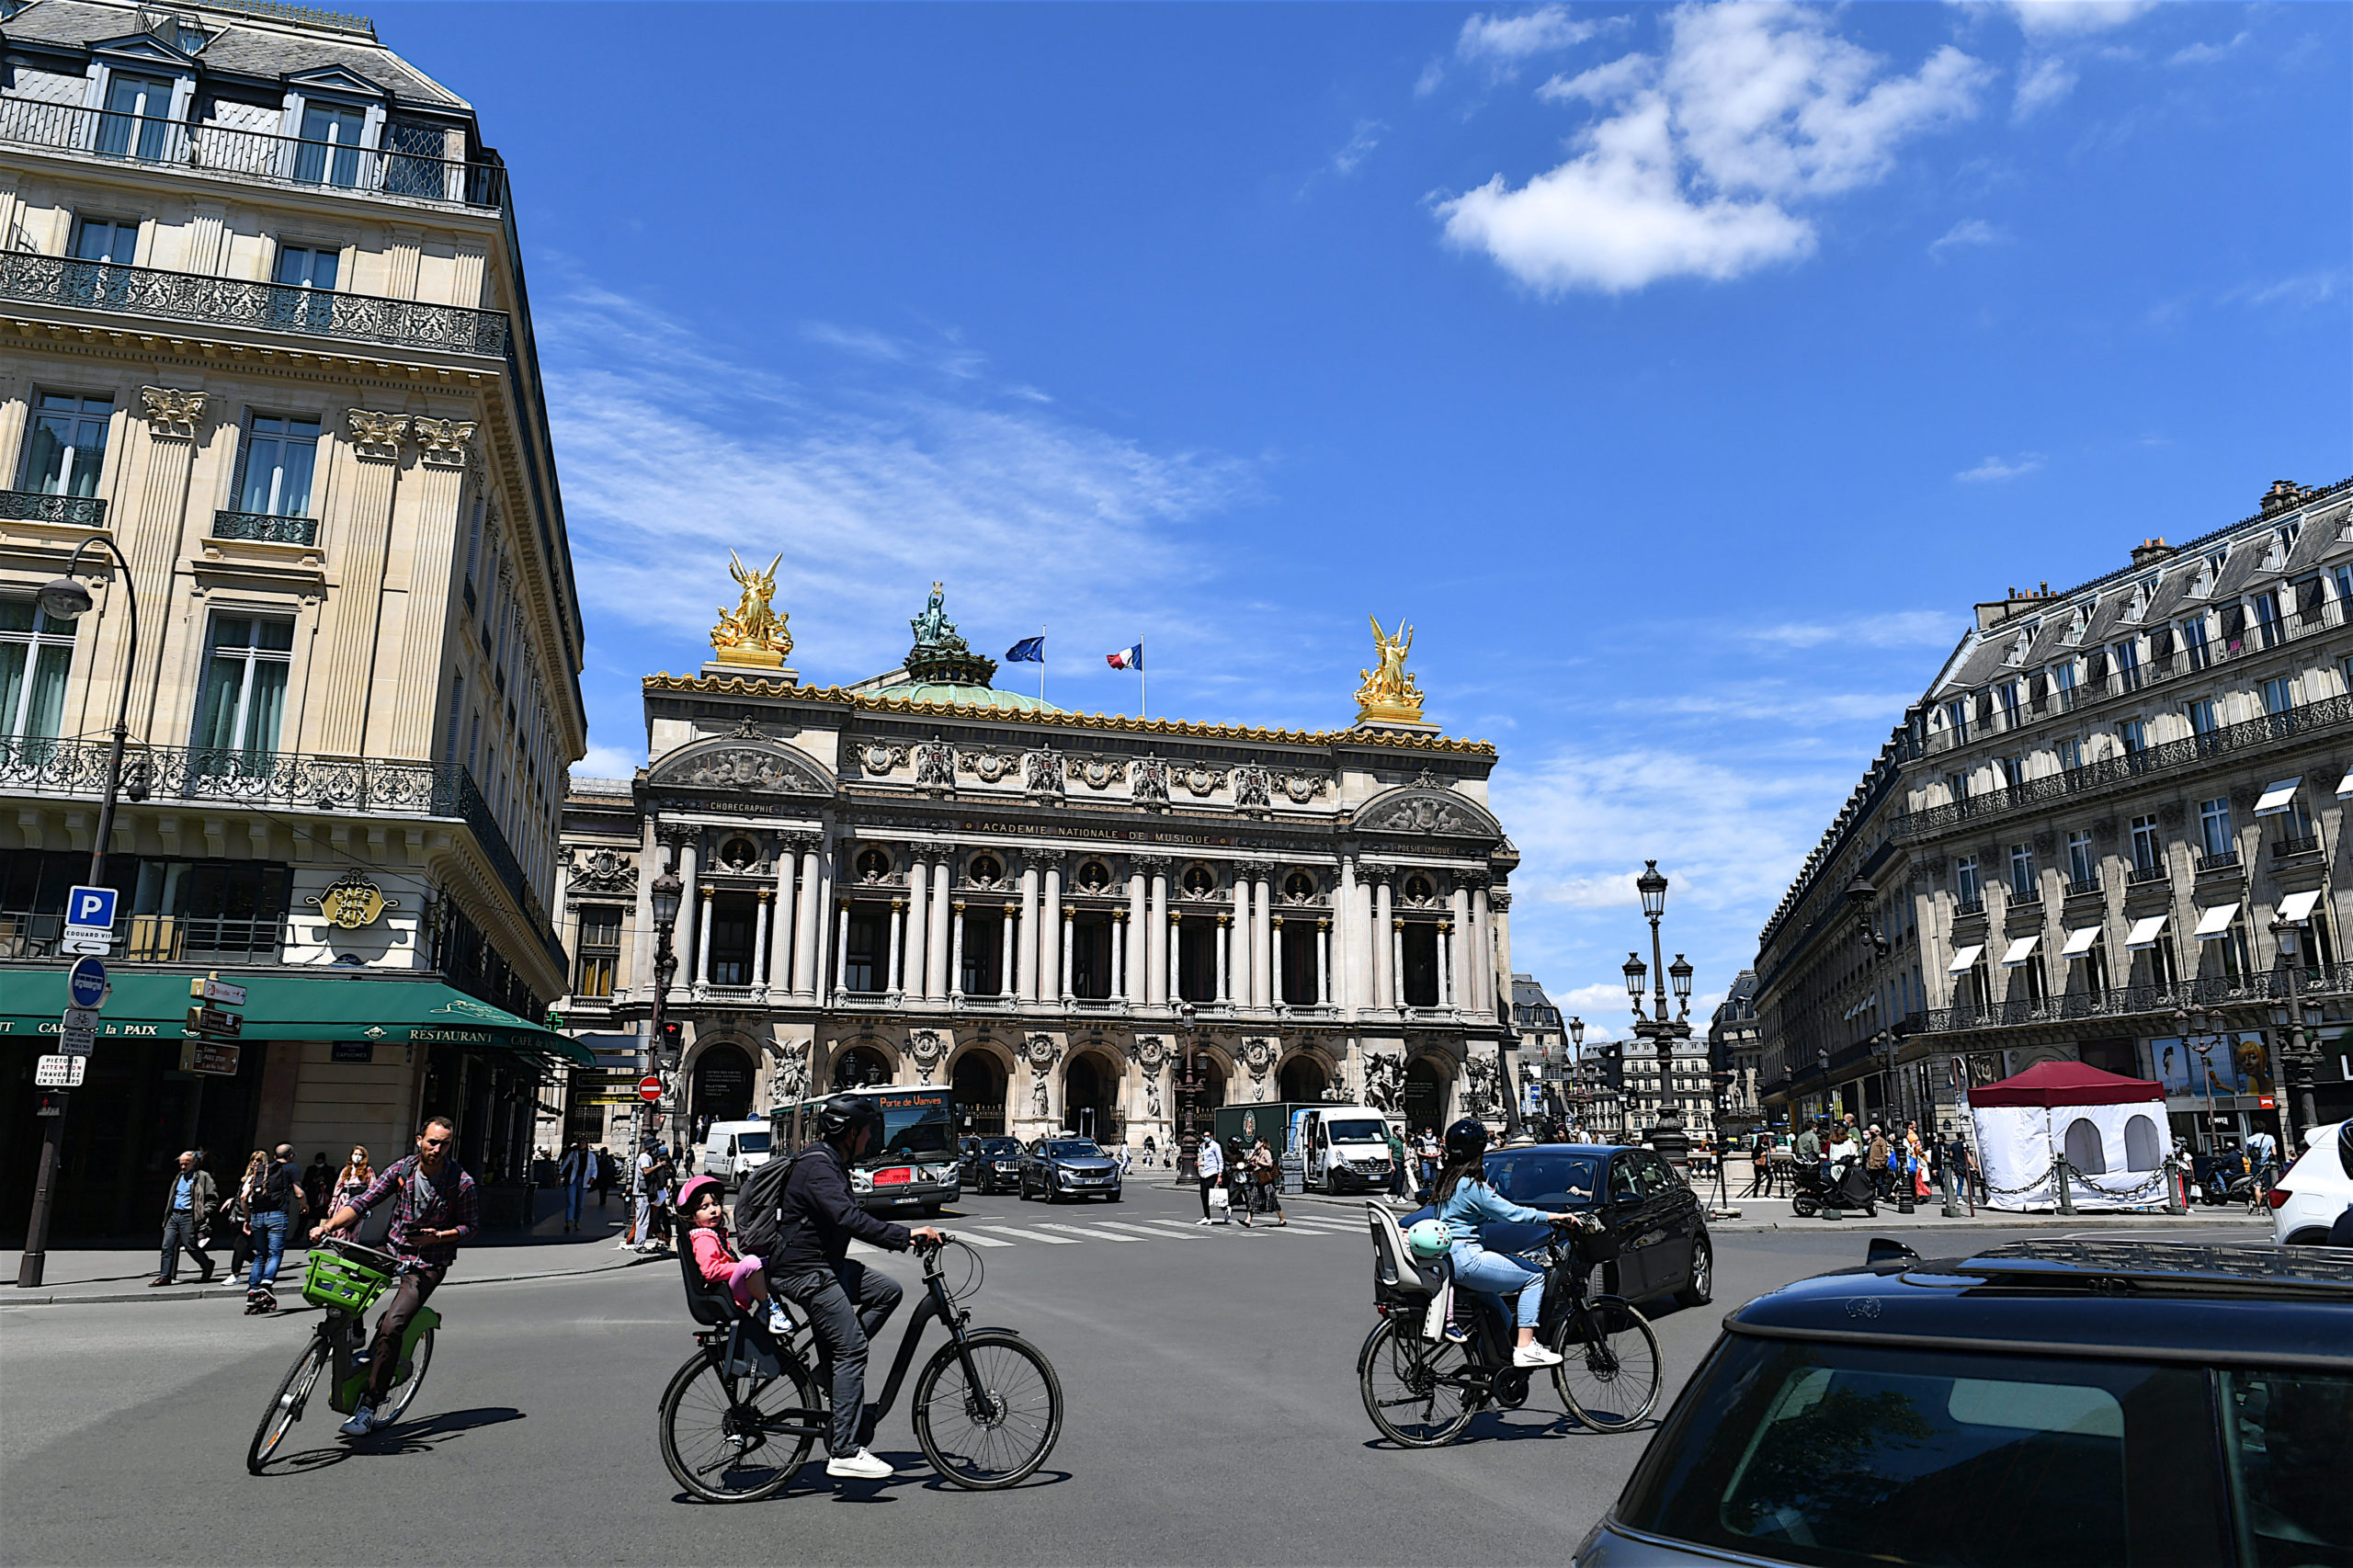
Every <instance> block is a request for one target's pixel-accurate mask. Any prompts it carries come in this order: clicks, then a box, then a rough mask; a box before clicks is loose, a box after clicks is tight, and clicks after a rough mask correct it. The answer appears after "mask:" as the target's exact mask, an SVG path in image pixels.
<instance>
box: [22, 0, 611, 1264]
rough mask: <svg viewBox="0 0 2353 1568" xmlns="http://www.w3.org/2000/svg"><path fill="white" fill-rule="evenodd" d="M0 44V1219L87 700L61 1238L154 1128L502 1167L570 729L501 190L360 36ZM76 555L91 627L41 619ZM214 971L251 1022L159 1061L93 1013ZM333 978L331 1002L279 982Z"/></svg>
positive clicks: (579, 745) (31, 33)
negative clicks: (38, 596) (213, 1052)
mask: <svg viewBox="0 0 2353 1568" xmlns="http://www.w3.org/2000/svg"><path fill="white" fill-rule="evenodd" d="M0 52H4V53H5V60H6V79H5V82H0V235H5V237H6V246H5V250H0V301H5V308H4V309H0V453H5V454H6V460H7V462H8V464H9V472H8V473H7V475H6V483H7V484H8V486H9V488H7V489H6V490H5V491H0V797H5V799H6V806H7V808H8V809H7V810H6V812H5V813H0V992H5V999H0V1028H5V1029H6V1031H7V1032H8V1033H9V1034H10V1036H11V1037H12V1038H15V1039H17V1040H23V1041H25V1042H26V1048H21V1049H22V1054H21V1055H20V1056H19V1057H12V1058H11V1060H10V1063H9V1067H8V1071H7V1075H6V1091H5V1093H6V1102H5V1104H0V1136H5V1137H6V1147H5V1149H0V1225H13V1224H17V1223H19V1222H20V1218H19V1217H20V1216H21V1215H22V1214H23V1212H24V1207H25V1205H24V1201H23V1199H24V1193H25V1187H26V1183H27V1182H28V1180H29V1176H30V1171H31V1161H32V1154H31V1151H32V1149H33V1148H35V1147H36V1146H37V1145H38V1143H39V1141H40V1140H39V1131H38V1128H37V1125H36V1122H35V1119H34V1116H33V1106H32V1098H33V1096H32V1095H31V1093H30V1089H29V1084H30V1059H31V1055H32V1053H33V1052H32V1051H31V1050H30V1049H29V1047H30V1046H31V1045H32V1043H33V1042H34V1041H35V1040H38V1038H39V1037H40V1034H41V1033H42V1032H44V1031H47V1032H53V1031H54V1029H55V1027H56V1021H57V1012H58V1006H59V1005H60V1004H61V1003H62V999H63V977H62V973H61V972H60V971H61V970H62V967H63V966H62V962H61V960H60V955H59V954H58V953H57V951H56V945H57V939H58V934H59V931H58V928H59V915H60V914H61V912H62V908H63V899H64V890H65V888H66V887H67V886H68V885H70V884H71V883H74V882H77V881H83V880H84V879H85V876H86V873H87V870H88V857H89V854H90V850H91V847H92V844H91V840H92V836H93V834H94V833H95V824H96V821H97V808H98V801H99V797H100V795H101V792H102V790H103V782H104V775H105V771H106V767H105V756H106V751H107V743H106V740H105V737H106V736H107V734H108V732H109V730H110V729H111V727H112V726H113V724H114V722H115V718H116V714H117V712H118V710H119V708H121V707H122V706H123V704H124V703H125V701H126V699H127V722H128V727H129V733H130V737H131V740H130V761H129V767H128V770H127V773H126V778H125V791H124V799H123V801H122V803H121V806H120V809H119V813H118V815H117V817H116V819H115V824H114V832H113V835H112V842H111V843H110V844H109V845H108V854H109V859H108V865H107V880H108V881H110V882H112V883H113V884H114V885H115V886H116V887H117V888H118V890H119V893H120V900H119V916H118V923H117V927H116V931H115V936H114V942H113V948H112V952H111V955H110V961H111V962H112V963H113V965H114V966H115V974H116V981H117V995H116V998H115V1000H113V1001H111V1002H110V1003H109V1004H108V1013H107V1020H108V1032H107V1033H106V1035H105V1036H104V1037H103V1038H102V1039H101V1040H100V1041H99V1044H98V1046H97V1051H96V1054H95V1055H94V1057H93V1062H92V1069H91V1074H92V1075H91V1083H92V1086H93V1089H94V1090H95V1091H96V1092H89V1093H84V1094H80V1095H77V1096H75V1097H74V1100H73V1108H72V1111H71V1114H70V1116H69V1118H68V1122H69V1125H68V1126H67V1127H66V1129H65V1132H64V1136H63V1142H62V1147H63V1151H64V1154H63V1157H64V1159H65V1161H66V1175H67V1180H66V1181H65V1183H64V1185H63V1187H62V1189H61V1190H62V1191H63V1192H64V1193H66V1194H67V1195H68V1197H67V1199H66V1201H65V1207H64V1208H63V1209H62V1210H61V1211H60V1213H59V1216H58V1227H59V1233H61V1234H64V1233H74V1232H80V1231H93V1230H95V1231H110V1230H119V1229H123V1228H126V1226H127V1225H128V1224H129V1222H130V1221H133V1220H135V1221H136V1223H137V1224H138V1225H139V1226H142V1227H143V1226H144V1225H146V1224H147V1223H148V1221H150V1219H151V1218H152V1213H151V1211H152V1209H153V1203H152V1201H151V1199H152V1194H150V1193H149V1192H148V1191H147V1190H146V1187H147V1186H148V1184H149V1183H151V1182H152V1181H154V1180H159V1179H160V1173H162V1172H163V1171H165V1170H167V1169H168V1168H169V1167H170V1162H171V1159H172V1156H173V1155H174V1154H176V1153H177V1152H178V1150H179V1149H181V1148H182V1147H185V1146H187V1145H188V1144H191V1143H200V1144H203V1145H205V1146H206V1147H207V1148H208V1149H209V1151H210V1153H211V1156H212V1159H213V1164H214V1167H215V1174H216V1176H221V1177H222V1179H223V1180H227V1179H229V1178H232V1177H233V1176H234V1175H235V1174H236V1172H235V1168H234V1167H235V1165H236V1164H237V1163H238V1162H239V1161H240V1160H241V1157H242V1153H243V1152H244V1150H246V1149H248V1148H251V1147H254V1146H256V1145H257V1144H266V1143H271V1142H278V1141H279V1140H281V1139H285V1140H290V1141H292V1142H295V1143H296V1144H297V1146H298V1147H299V1148H300V1150H301V1154H302V1157H303V1158H304V1159H306V1160H307V1159H308V1158H309V1156H310V1155H311V1154H312V1153H315V1152H318V1151H319V1150H322V1149H324V1150H326V1151H327V1152H329V1153H330V1154H331V1156H333V1157H334V1158H335V1159H337V1160H340V1159H341V1157H342V1156H343V1155H344V1154H345V1153H347V1152H348V1150H349V1148H350V1146H351V1145H352V1144H353V1143H355V1142H360V1143H365V1144H366V1145H367V1146H368V1147H369V1150H370V1151H371V1153H374V1154H375V1155H376V1156H377V1157H378V1158H379V1159H380V1160H381V1159H382V1158H383V1157H385V1156H386V1155H392V1154H397V1153H399V1152H400V1151H402V1150H403V1149H404V1148H405V1147H406V1145H407V1142H408V1136H409V1132H410V1131H411V1129H412V1127H413V1124H414V1122H415V1119H417V1117H418V1116H419V1115H420V1114H421V1113H425V1112H429V1111H446V1112H449V1113H452V1114H454V1115H456V1116H457V1118H458V1119H459V1121H460V1151H461V1154H462V1156H463V1157H464V1158H465V1160H466V1161H467V1163H468V1165H470V1166H471V1167H472V1168H473V1169H474V1170H475V1172H476V1174H477V1176H482V1177H483V1178H485V1179H493V1180H497V1179H504V1178H506V1177H507V1176H510V1175H515V1174H518V1167H519V1163H520V1159H521V1156H522V1155H523V1154H524V1153H528V1144H529V1136H530V1126H531V1114H532V1098H533V1095H534V1085H535V1084H536V1083H537V1081H538V1080H539V1079H540V1077H541V1076H542V1075H543V1074H542V1073H541V1061H542V1058H541V1056H540V1051H543V1050H546V1049H560V1048H563V1042H562V1041H561V1040H555V1039H554V1038H553V1037H551V1036H549V1035H547V1034H546V1032H545V1031H544V1030H542V1029H540V1028H536V1027H535V1026H536V1025H537V1024H538V1023H539V1021H540V1017H541V1015H542V1014H543V1013H544V1011H545V1009H546V1006H547V1004H548V1003H549V1002H551V1001H552V1000H553V999H554V998H555V997H556V996H558V995H560V994H562V993H563V990H564V989H565V987H566V978H565V968H566V962H567V960H566V956H565V953H564V951H563V948H562V947H561V945H560V944H559V942H558V940H557V938H556V937H555V934H554V932H553V931H552V929H551V920H550V915H551V908H552V900H553V897H554V893H555V885H556V880H557V870H558V867H557V847H558V835H557V823H558V817H559V812H560V807H561V802H562V801H563V791H564V785H563V778H564V773H565V769H566V767H567V765H568V764H569V763H570V761H571V760H572V759H573V758H574V757H576V756H579V755H581V752H582V750H583V748H584V746H585V720H584V716H583V711H582V708H581V702H580V696H579V690H578V681H577V677H578V671H579V668H580V650H581V626H580V614H579V608H578V604H577V599H576V596H575V594H574V587H573V582H572V565H571V560H570V555H569V547H568V545H567V543H566V540H565V533H564V525H563V506H562V501H561V497H560V494H559V492H558V489H557V481H556V472H555V466H554V460H553V452H552V449H551V446H550V444H549V435H548V428H547V419H546V414H545V408H544V399H543V397H542V394H541V390H540V380H539V369H538V361H537V356H536V351H535V349H534V347H533V341H532V335H531V327H530V316H529V307H528V302H527V299H526V295H525V291H524V279H523V265H522V259H521V256H520V254H519V250H518V246H517V237H516V231H515V226H514V222H513V217H512V212H511V209H510V205H509V202H508V199H507V186H506V169H505V167H504V165H502V164H501V163H500V161H499V159H498V156H497V154H496V153H494V152H493V151H491V150H490V149H489V148H488V147H487V146H485V145H484V144H483V136H482V131H481V127H480V126H479V125H478V124H477V122H476V119H475V117H474V113H473V111H472V108H471V107H470V106H469V105H468V104H467V103H466V102H465V101H464V100H463V99H461V98H460V97H456V96H455V95H453V94H452V93H450V92H449V90H448V89H446V88H444V87H442V86H441V85H438V83H436V82H435V81H433V80H432V79H431V78H429V77H428V76H426V74H423V73H422V72H420V71H418V70H417V69H416V68H415V67H414V66H412V65H410V64H409V63H408V62H405V61H404V60H402V59H401V58H400V57H399V56H398V55H396V54H394V53H393V52H392V51H390V50H389V49H387V48H385V47H384V46H383V45H382V44H381V42H380V41H379V40H377V38H376V36H375V34H374V31H373V29H372V28H371V27H370V26H369V24H368V23H367V22H365V21H363V20H360V19H358V18H346V17H334V16H331V15H329V14H326V13H324V12H315V11H311V10H308V9H306V8H301V7H295V6H275V5H270V4H266V3H258V0H257V3H252V4H233V5H222V6H211V5H199V6H180V7H173V8H170V9H167V10H156V9H153V8H150V7H145V6H133V5H123V4H114V3H111V0H34V3H32V4H29V5H12V6H9V7H7V10H6V18H5V20H0ZM93 539H96V540H101V541H103V542H102V543H101V544H99V545H94V546H92V547H91V548H90V549H89V550H88V551H87V552H86V553H85V554H84V555H83V556H82V557H81V564H80V567H79V569H78V570H79V571H80V573H81V574H82V577H83V580H84V581H85V582H87V583H90V584H91V585H92V587H93V592H94V595H95V597H96V598H97V608H95V609H94V610H93V611H91V612H90V613H88V614H85V615H84V616H82V617H81V618H80V619H75V620H58V619H51V618H50V617H49V616H47V615H45V614H44V613H43V612H42V611H41V610H40V608H38V607H37V606H36V604H35V602H34V594H35V592H36V590H38V589H39V587H40V585H42V584H43V583H44V582H47V581H48V580H50V579H51V578H54V577H56V576H58V575H59V574H61V573H63V572H64V571H65V570H66V568H67V565H68V562H69V560H71V559H72V558H73V557H74V553H75V551H76V550H77V548H78V547H81V546H83V545H84V543H85V540H93ZM108 544H110V545H111V546H112V547H113V551H119V552H120V555H121V557H122V558H123V560H124V561H125V562H127V573H126V572H125V570H124V569H122V568H119V567H118V566H117V565H116V564H115V555H114V553H113V551H109V550H108V549H106V548H105V545H108ZM134 593H135V596H136V603H135V611H136V646H135V648H134V647H133V646H132V622H133V603H132V596H133V594H134ZM210 971H220V972H221V973H222V975H223V977H224V978H233V979H237V980H239V981H241V982H244V983H247V985H248V989H249V992H250V994H251V1002H250V1005H249V1007H248V1008H247V1010H246V1017H247V1022H248V1028H247V1034H246V1041H247V1043H246V1044H244V1046H243V1047H242V1048H240V1050H239V1051H236V1052H234V1053H233V1055H234V1056H235V1059H236V1066H235V1068H234V1070H233V1071H230V1072H220V1071H214V1072H195V1071H190V1070H189V1067H190V1062H192V1061H195V1060H196V1059H195V1058H194V1057H192V1056H191V1055H190V1054H189V1053H188V1052H186V1051H183V1049H182V1044H183V1042H182V1040H181V1039H180V1035H181V1032H182V1031H181V1028H180V1016H179V1014H178V1012H177V1010H176V1009H166V1010H165V1011H164V1012H163V1013H162V1014H161V1015H160V1016H157V1017H143V1018H142V1017H132V1016H131V1014H130V1013H128V1012H126V1011H125V1009H127V1008H131V1006H132V1005H133V1002H134V1001H135V1000H136V998H135V997H134V996H133V995H132V993H138V994H140V995H148V994H150V993H152V996H150V998H149V999H150V1000H153V1001H156V1002H157V1005H158V1006H160V1005H161V1002H164V1001H169V1000H170V998H168V997H165V996H164V992H165V991H166V990H169V989H170V987H169V986H162V987H161V988H160V989H159V988H158V987H157V986H155V985H147V984H146V983H145V981H144V980H143V979H142V977H149V978H153V977H172V976H179V977H185V976H188V975H190V974H201V973H206V972H210ZM327 973H332V974H333V975H335V977H337V980H338V982H349V983H352V985H353V986H354V987H357V988H364V989H347V990H345V991H342V992H338V993H336V995H337V997H338V998H339V999H341V1000H346V1001H347V1000H349V999H350V998H352V997H354V996H362V997H364V998H365V1005H364V1006H360V1005H357V1004H355V1006H354V1007H353V1009H352V1012H353V1016H352V1017H343V1015H342V1013H340V1012H338V1011H337V1010H336V1009H335V1008H334V1007H330V1006H324V1005H323V1004H321V1003H319V1002H317V1001H316V1000H314V999H313V997H314V996H315V995H317V994H323V993H313V992H310V991H305V990H301V989H300V988H297V989H284V988H281V987H280V985H279V983H280V982H281V981H287V982H291V981H293V980H294V979H295V978H296V977H299V976H313V977H314V976H320V975H324V974H327ZM134 982H135V983H134ZM178 1000H179V1002H180V1003H181V1004H182V1005H184V1004H185V1001H186V987H185V984H184V983H181V984H180V986H179V995H178ZM288 1009H293V1011H292V1012H289V1011H288ZM151 1010H152V1009H151ZM288 1030H292V1031H293V1032H292V1033H288V1032H287V1031H288ZM370 1030H372V1031H374V1032H372V1033H370V1032H369V1031H370ZM228 1060H230V1059H229V1058H225V1057H220V1056H207V1057H205V1058H203V1059H202V1061H201V1062H199V1063H198V1064H199V1065H204V1066H210V1067H211V1068H214V1069H219V1068H220V1067H221V1066H222V1063H223V1062H226V1061H228ZM101 1085H102V1086H101ZM100 1107H105V1109H104V1110H103V1112H101V1111H99V1110H98V1109H97V1108H100ZM85 1118H87V1119H85ZM126 1124H127V1125H126Z"/></svg>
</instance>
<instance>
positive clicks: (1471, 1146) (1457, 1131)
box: [1446, 1116, 1487, 1165]
mask: <svg viewBox="0 0 2353 1568" xmlns="http://www.w3.org/2000/svg"><path fill="white" fill-rule="evenodd" d="M1486 1152H1487V1129H1486V1126H1485V1124H1484V1123H1483V1122H1481V1121H1478V1120H1476V1119H1473V1118H1472V1117H1467V1116H1466V1117H1464V1118H1463V1119H1461V1120H1460V1121H1458V1122H1456V1123H1455V1124H1454V1125H1453V1126H1451V1127H1449V1128H1448V1129H1447V1130H1446V1163H1447V1164H1448V1165H1469V1164H1470V1163H1471V1162H1472V1161H1473V1160H1475V1159H1477V1158H1479V1157H1480V1156H1481V1155H1482V1154H1484V1153H1486Z"/></svg>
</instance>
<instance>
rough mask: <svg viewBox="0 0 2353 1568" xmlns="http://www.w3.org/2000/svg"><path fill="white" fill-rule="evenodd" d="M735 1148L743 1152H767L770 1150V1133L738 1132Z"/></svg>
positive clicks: (737, 1151) (738, 1151)
mask: <svg viewBox="0 0 2353 1568" xmlns="http://www.w3.org/2000/svg"><path fill="white" fill-rule="evenodd" d="M735 1150H736V1153H742V1154H765V1153H767V1152H768V1135H767V1133H765V1132H738V1133H737V1134H735Z"/></svg>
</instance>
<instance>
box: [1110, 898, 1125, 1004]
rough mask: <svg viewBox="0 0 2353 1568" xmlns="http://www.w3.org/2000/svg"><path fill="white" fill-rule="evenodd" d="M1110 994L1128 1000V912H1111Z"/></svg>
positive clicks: (1121, 910) (1116, 910)
mask: <svg viewBox="0 0 2353 1568" xmlns="http://www.w3.org/2000/svg"><path fill="white" fill-rule="evenodd" d="M1111 994H1112V995H1114V996H1116V997H1118V998H1119V999H1120V1001H1122V1002H1124V1001H1126V1000H1127V999H1128V912H1127V911H1126V910H1124V909H1115V910H1113V911H1112V912H1111Z"/></svg>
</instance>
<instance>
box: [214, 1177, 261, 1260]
mask: <svg viewBox="0 0 2353 1568" xmlns="http://www.w3.org/2000/svg"><path fill="white" fill-rule="evenodd" d="M268 1168H269V1152H268V1151H267V1150H266V1149H256V1150H255V1151H254V1153H253V1158H251V1159H249V1160H247V1161H246V1162H245V1174H244V1176H241V1177H240V1178H238V1181H237V1190H236V1191H235V1192H233V1193H231V1194H230V1195H229V1201H228V1202H227V1203H225V1204H223V1205H222V1210H221V1211H222V1213H223V1214H225V1215H227V1216H228V1218H229V1222H230V1223H231V1224H232V1225H233V1226H234V1227H235V1228H234V1230H233V1231H232V1232H231V1236H230V1242H229V1272H230V1273H232V1274H243V1273H244V1271H245V1266H246V1265H247V1264H249V1263H251V1262H252V1261H253V1256H254V1228H253V1213H252V1210H251V1209H250V1208H249V1205H250V1204H251V1203H252V1201H253V1193H254V1183H255V1182H256V1181H257V1180H258V1179H260V1176H261V1174H262V1172H264V1171H265V1170H267V1169H268Z"/></svg>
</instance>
